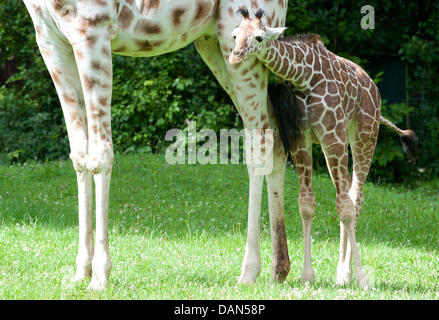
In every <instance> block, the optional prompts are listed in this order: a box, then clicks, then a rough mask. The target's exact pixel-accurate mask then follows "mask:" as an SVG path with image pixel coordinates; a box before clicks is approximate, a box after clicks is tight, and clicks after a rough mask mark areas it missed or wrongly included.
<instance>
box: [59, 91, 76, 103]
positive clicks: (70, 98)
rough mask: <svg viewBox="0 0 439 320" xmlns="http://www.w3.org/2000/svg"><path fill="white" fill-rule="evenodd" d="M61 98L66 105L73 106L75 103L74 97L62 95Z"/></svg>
mask: <svg viewBox="0 0 439 320" xmlns="http://www.w3.org/2000/svg"><path fill="white" fill-rule="evenodd" d="M62 98H63V100H64V102H65V103H67V104H75V103H76V99H75V97H72V96H69V95H68V94H67V93H63V94H62Z"/></svg>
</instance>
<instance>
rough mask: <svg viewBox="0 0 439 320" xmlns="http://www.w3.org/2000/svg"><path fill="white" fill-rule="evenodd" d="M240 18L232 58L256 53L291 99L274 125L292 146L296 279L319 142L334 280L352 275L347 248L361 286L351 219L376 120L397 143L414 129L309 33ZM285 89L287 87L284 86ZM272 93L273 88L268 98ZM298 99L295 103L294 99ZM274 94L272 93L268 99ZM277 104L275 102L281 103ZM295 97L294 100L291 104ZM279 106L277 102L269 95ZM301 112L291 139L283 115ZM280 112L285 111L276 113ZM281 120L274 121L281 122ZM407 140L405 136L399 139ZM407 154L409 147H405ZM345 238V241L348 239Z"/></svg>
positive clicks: (307, 238) (309, 276)
mask: <svg viewBox="0 0 439 320" xmlns="http://www.w3.org/2000/svg"><path fill="white" fill-rule="evenodd" d="M240 12H241V14H242V15H243V20H242V22H241V24H240V26H239V27H238V28H236V29H234V31H233V37H234V38H235V48H234V50H233V51H232V53H231V54H230V57H229V60H230V62H231V63H237V62H242V61H245V59H247V58H249V57H251V58H254V57H255V56H256V57H257V58H258V59H259V60H260V61H261V62H263V63H264V65H265V66H266V67H267V68H268V69H269V70H270V71H272V72H273V73H274V74H276V75H278V76H279V77H281V78H282V79H284V80H285V81H287V82H288V83H290V84H291V86H292V87H293V90H292V91H291V93H289V95H290V96H291V97H292V98H294V99H292V100H290V101H291V102H289V103H288V105H285V108H284V110H276V112H277V113H278V114H279V116H278V117H277V118H278V121H279V123H280V125H279V129H280V132H281V136H282V140H283V141H284V145H285V148H286V149H287V150H288V151H289V152H290V153H291V156H292V158H293V160H294V163H295V165H296V168H297V172H298V175H299V180H300V193H299V211H300V215H301V217H302V223H303V234H304V247H305V254H304V267H303V272H302V279H303V280H304V281H306V282H312V281H313V280H314V271H313V268H312V264H311V221H312V219H313V217H314V215H315V197H314V194H313V191H312V186H311V180H312V144H313V143H317V144H320V145H321V147H322V150H323V153H324V155H325V158H326V163H327V166H328V170H329V173H330V175H331V178H332V181H333V183H334V186H335V188H336V208H337V213H338V215H339V218H340V221H341V223H340V258H339V264H338V269H337V282H338V283H339V284H344V283H347V282H349V281H350V280H351V275H352V270H351V254H352V256H353V258H354V262H355V266H356V280H357V283H358V284H359V285H360V286H362V287H368V285H369V284H368V277H367V273H366V271H365V269H364V268H363V266H362V265H361V259H360V255H359V252H358V247H357V243H356V239H355V222H356V220H357V219H358V217H359V215H360V212H361V209H362V205H363V198H364V196H363V187H364V184H365V182H366V178H367V175H368V172H369V169H370V165H371V163H372V159H373V153H374V150H375V145H376V142H377V138H378V129H379V125H380V123H384V124H385V125H386V126H388V127H390V128H391V129H393V130H395V131H396V132H397V133H398V134H399V135H400V136H401V138H402V140H403V142H405V143H406V142H407V141H408V144H409V147H410V143H411V142H412V141H413V142H414V141H415V140H416V139H417V138H416V136H415V134H414V132H413V131H411V130H406V131H403V130H401V129H399V128H397V127H396V126H395V125H393V124H392V123H391V122H390V121H388V120H387V119H385V118H383V117H382V116H381V97H380V93H379V91H378V88H377V86H376V85H375V83H374V82H373V80H372V79H371V78H370V76H369V75H368V74H367V73H366V72H365V71H364V70H363V69H362V68H361V67H360V66H358V65H357V64H355V63H353V62H352V61H349V60H347V59H344V58H342V57H339V56H337V55H335V54H334V53H332V52H330V51H329V50H328V49H327V48H326V47H325V45H324V44H323V42H322V41H321V40H320V38H319V36H318V35H316V34H309V35H299V36H296V37H292V38H289V39H281V40H276V38H277V37H279V36H280V34H281V33H282V32H283V30H284V29H285V28H270V27H268V26H265V25H264V23H263V21H262V20H261V18H262V16H263V15H264V11H263V10H258V11H257V13H256V15H255V18H254V19H251V18H250V17H249V13H248V11H247V10H244V9H242V10H240ZM287 95H288V93H287ZM275 96H276V97H277V96H278V95H273V98H274V97H275ZM295 99H297V102H295V101H294V100H295ZM274 101H275V100H274ZM281 103H282V102H281ZM295 104H297V106H295ZM274 105H275V108H276V109H278V106H277V103H276V102H274ZM295 107H296V108H297V109H299V110H300V113H301V114H302V115H303V120H302V126H301V130H300V132H299V134H298V135H297V137H296V138H295V139H294V141H291V137H290V134H289V132H288V130H283V129H284V128H286V129H288V128H287V127H288V126H291V124H289V123H285V117H286V116H287V114H288V113H290V112H291V110H292V109H293V108H295ZM282 112H284V113H283V114H282ZM282 122H283V123H285V125H281V123H282ZM404 140H406V141H404ZM348 145H350V147H351V152H352V159H353V179H352V180H351V176H350V174H349V170H348V162H349V156H348ZM407 151H409V152H407V153H408V156H409V158H410V157H413V154H411V153H410V152H412V151H413V150H410V149H409V150H407ZM348 244H349V246H348Z"/></svg>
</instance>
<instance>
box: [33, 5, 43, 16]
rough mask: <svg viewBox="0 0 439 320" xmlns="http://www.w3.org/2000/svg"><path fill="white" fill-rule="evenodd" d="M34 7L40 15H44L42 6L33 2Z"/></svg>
mask: <svg viewBox="0 0 439 320" xmlns="http://www.w3.org/2000/svg"><path fill="white" fill-rule="evenodd" d="M32 8H33V9H34V11H35V13H36V14H37V15H39V16H42V15H43V11H42V10H41V7H40V6H39V5H36V4H32Z"/></svg>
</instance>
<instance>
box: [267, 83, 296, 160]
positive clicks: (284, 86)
mask: <svg viewBox="0 0 439 320" xmlns="http://www.w3.org/2000/svg"><path fill="white" fill-rule="evenodd" d="M268 95H269V97H270V100H271V103H272V105H273V113H274V117H275V118H276V122H277V126H278V129H279V135H280V138H281V140H282V143H283V145H284V148H285V152H286V153H287V154H288V153H289V152H290V151H291V149H292V147H293V146H294V143H295V142H296V140H297V139H298V138H299V137H300V130H301V126H302V112H301V109H300V108H299V105H298V103H297V98H296V95H295V93H294V90H293V87H292V86H291V85H290V84H289V83H287V82H285V81H283V82H281V83H278V82H277V83H275V84H270V85H269V86H268Z"/></svg>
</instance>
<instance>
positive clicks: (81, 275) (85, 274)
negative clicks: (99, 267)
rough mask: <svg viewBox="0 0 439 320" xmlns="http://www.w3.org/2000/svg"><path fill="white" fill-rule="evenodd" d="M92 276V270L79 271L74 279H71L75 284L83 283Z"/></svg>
mask: <svg viewBox="0 0 439 320" xmlns="http://www.w3.org/2000/svg"><path fill="white" fill-rule="evenodd" d="M90 276H91V268H90V269H81V270H80V269H78V270H77V271H76V273H75V275H74V276H73V278H72V279H71V281H72V282H73V283H75V282H81V281H83V280H85V279H88V278H90Z"/></svg>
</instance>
